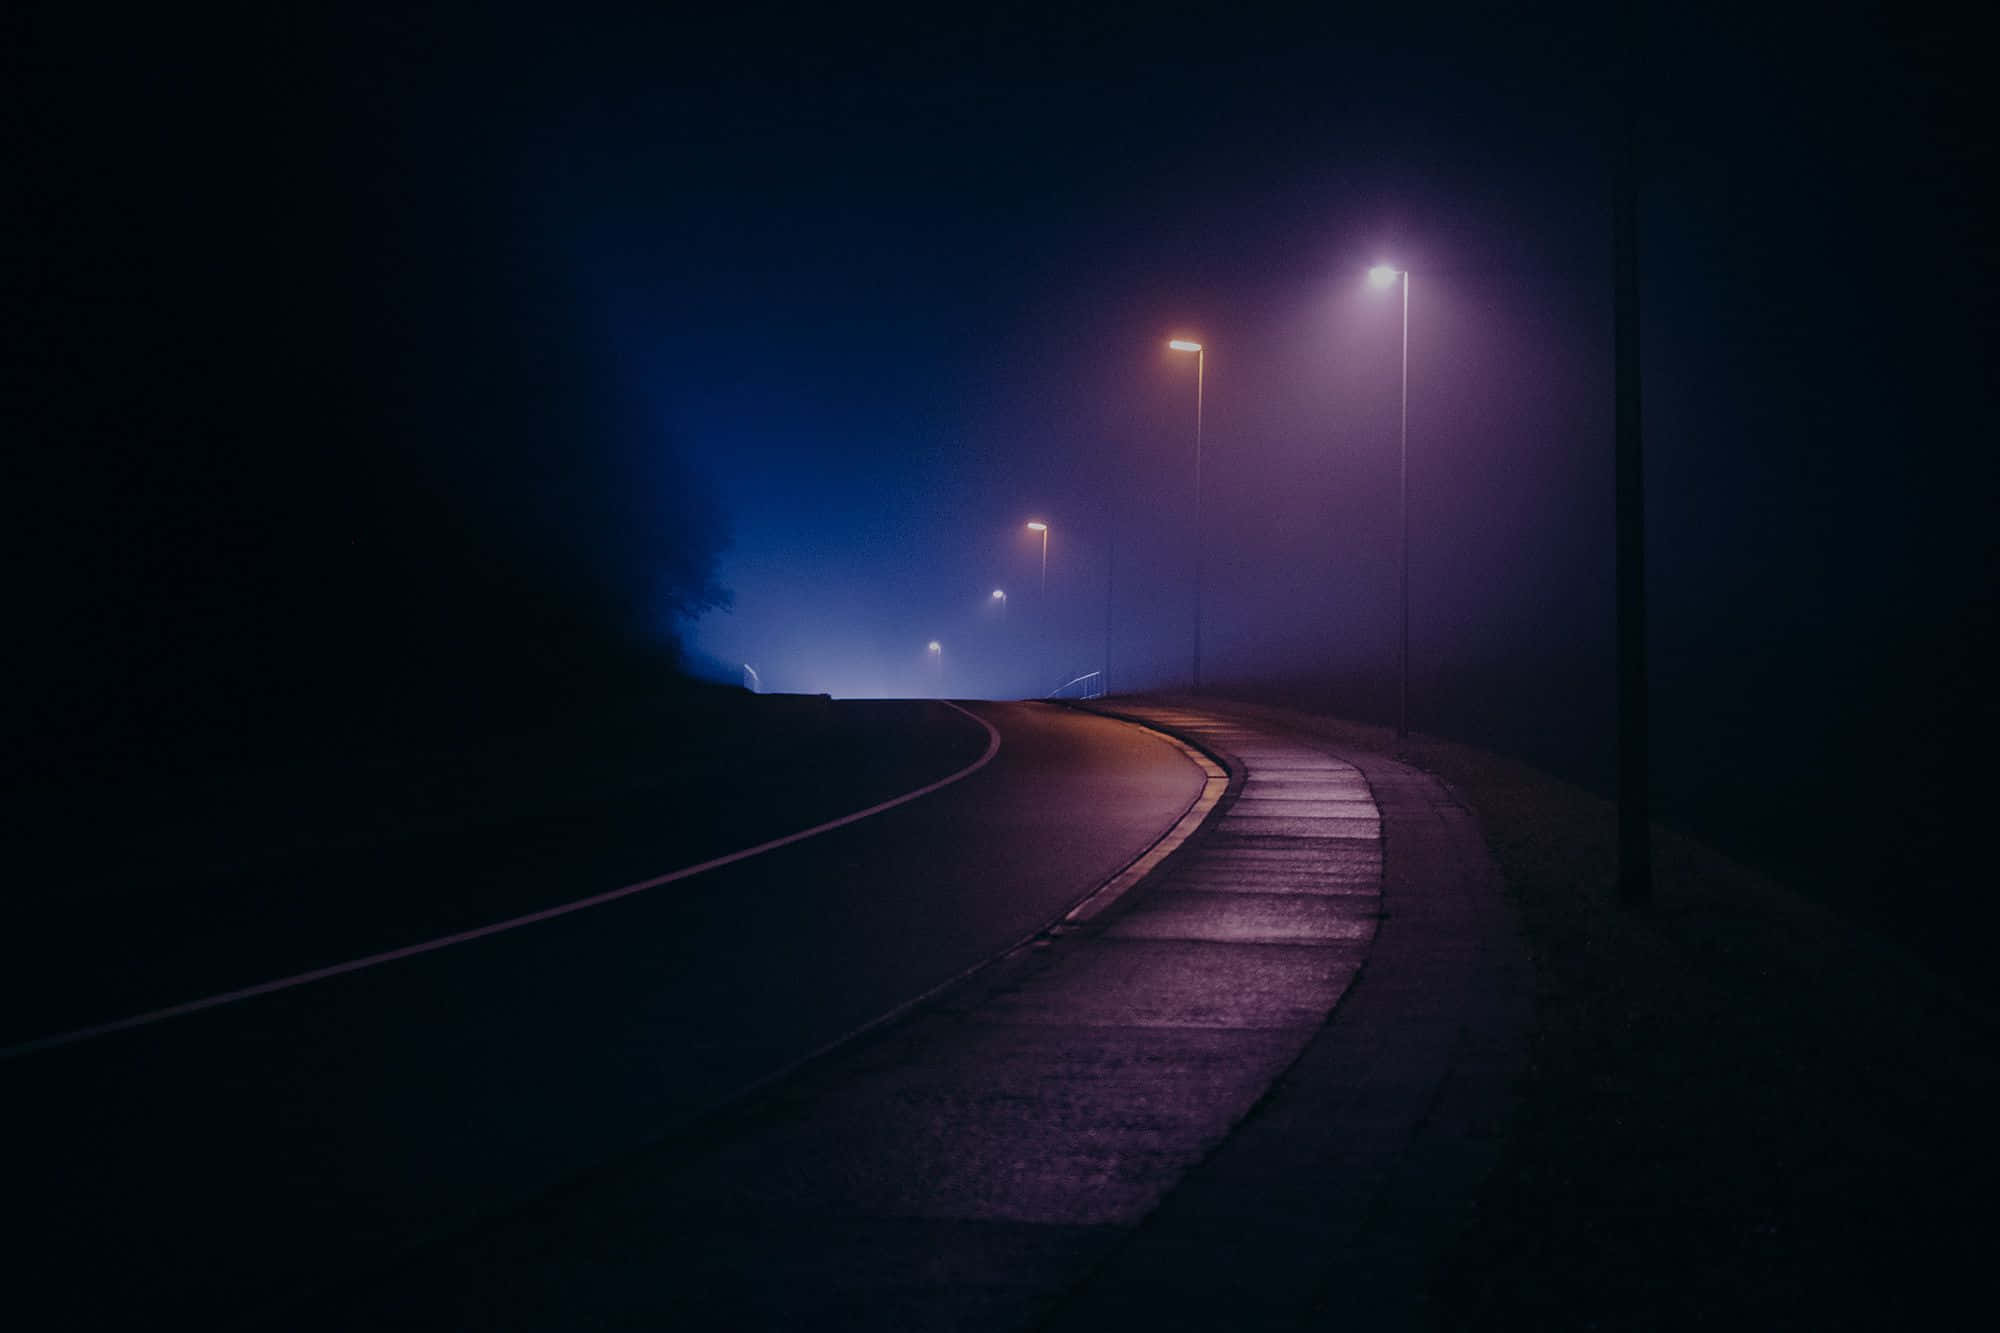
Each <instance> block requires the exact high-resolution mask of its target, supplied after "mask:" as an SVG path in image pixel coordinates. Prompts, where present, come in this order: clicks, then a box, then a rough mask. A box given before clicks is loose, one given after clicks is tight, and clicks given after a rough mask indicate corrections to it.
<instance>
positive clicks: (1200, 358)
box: [1167, 338, 1208, 694]
mask: <svg viewBox="0 0 2000 1333" xmlns="http://www.w3.org/2000/svg"><path fill="white" fill-rule="evenodd" d="M1167 346H1168V347H1170V348H1172V349H1173V350H1174V351H1176V352H1193V353H1194V692H1195V693H1196V694H1200V693H1201V398H1202V390H1203V380H1204V379H1205V378H1206V373H1207V366H1206V361H1207V357H1208V353H1207V352H1206V351H1204V350H1203V348H1202V345H1201V344H1200V343H1197V342H1189V341H1188V340H1187V339H1185V338H1175V339H1173V340H1172V341H1171V342H1169V343H1168V344H1167Z"/></svg>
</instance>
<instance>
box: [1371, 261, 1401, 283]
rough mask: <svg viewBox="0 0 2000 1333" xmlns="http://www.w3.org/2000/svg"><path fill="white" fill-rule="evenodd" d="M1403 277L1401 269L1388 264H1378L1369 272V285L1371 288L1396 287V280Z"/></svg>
mask: <svg viewBox="0 0 2000 1333" xmlns="http://www.w3.org/2000/svg"><path fill="white" fill-rule="evenodd" d="M1402 276H1403V271H1402V270H1401V269H1399V268H1393V267H1391V266H1390V265H1388V264H1377V265H1376V266H1375V267H1374V268H1371V269H1369V270H1368V283H1369V285H1370V286H1371V287H1394V286H1395V285H1396V279H1398V278H1400V277H1402Z"/></svg>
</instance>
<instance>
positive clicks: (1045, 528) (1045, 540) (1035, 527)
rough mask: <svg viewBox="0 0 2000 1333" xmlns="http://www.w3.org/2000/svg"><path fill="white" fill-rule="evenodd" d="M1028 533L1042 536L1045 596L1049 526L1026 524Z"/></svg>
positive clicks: (1047, 582)
mask: <svg viewBox="0 0 2000 1333" xmlns="http://www.w3.org/2000/svg"><path fill="white" fill-rule="evenodd" d="M1028 531H1030V532H1039V533H1041V534H1042V594H1043V595H1044V596H1047V595H1048V591H1049V525H1048V524H1046V523H1037V522H1033V521H1031V522H1029V524H1028Z"/></svg>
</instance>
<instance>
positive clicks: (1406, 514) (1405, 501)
mask: <svg viewBox="0 0 2000 1333" xmlns="http://www.w3.org/2000/svg"><path fill="white" fill-rule="evenodd" d="M1399 280H1400V281H1401V283H1402V285H1403V420H1402V428H1401V432H1400V436H1399V441H1400V442H1399V443H1398V445H1397V455H1398V463H1397V471H1398V477H1399V480H1398V482H1397V487H1398V490H1399V491H1400V493H1401V506H1402V513H1403V518H1402V524H1403V536H1402V543H1403V562H1402V564H1403V572H1402V600H1403V635H1402V638H1403V649H1402V671H1401V678H1400V682H1399V684H1398V685H1397V694H1396V738H1397V739H1398V740H1404V739H1407V738H1408V737H1409V734H1410V271H1409V270H1408V269H1401V268H1396V267H1393V266H1392V265H1389V264H1377V265H1376V266H1375V267H1374V268H1371V269H1369V270H1368V282H1369V285H1370V286H1372V287H1375V288H1377V289H1380V290H1386V289H1388V288H1390V287H1393V286H1395V285H1396V283H1397V282H1398V281H1399Z"/></svg>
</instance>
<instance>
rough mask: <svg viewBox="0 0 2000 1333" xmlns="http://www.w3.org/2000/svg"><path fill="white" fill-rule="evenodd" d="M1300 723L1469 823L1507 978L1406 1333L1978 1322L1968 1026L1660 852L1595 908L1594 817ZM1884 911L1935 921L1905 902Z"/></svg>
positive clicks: (1374, 734)
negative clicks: (1496, 1029) (1643, 900)
mask: <svg viewBox="0 0 2000 1333" xmlns="http://www.w3.org/2000/svg"><path fill="white" fill-rule="evenodd" d="M1289 716H1292V717H1294V718H1297V717H1298V715H1296V714H1292V715H1289ZM1310 725H1311V726H1312V727H1313V728H1314V729H1315V730H1317V731H1319V732H1321V733H1322V734H1324V735H1327V736H1328V737H1329V738H1330V739H1333V740H1335V741H1336V742H1338V743H1343V744H1347V745H1352V746H1355V747H1358V748H1364V749H1368V750H1373V751H1377V752H1380V753H1390V754H1396V755H1398V757H1400V758H1402V759H1404V760H1405V761H1406V762H1409V763H1412V764H1414V765H1416V766H1418V767H1420V768H1423V769H1425V770H1426V771H1428V772H1432V773H1435V774H1437V775H1438V776H1439V777H1441V778H1443V779H1444V780H1445V781H1446V782H1448V783H1450V784H1451V786H1452V787H1453V788H1454V789H1455V790H1456V791H1457V792H1458V793H1459V795H1460V796H1461V798H1462V799H1463V800H1464V801H1465V802H1466V803H1467V804H1468V805H1469V806H1471V807H1472V808H1473V809H1474V810H1475V811H1477V813H1478V814H1479V816H1480V819H1481V822H1482V824H1483V826H1484V829H1485V833H1486V838H1487V842H1488V845H1489V846H1490V848H1491V849H1492V852H1493V855H1494V858H1495V860H1496V861H1497V862H1498V863H1499V866H1500V868H1501V871H1502V873H1503V874H1504V876H1505V878H1506V882H1507V887H1508V892H1509V893H1510V895H1511V896H1512V898H1513V900H1514V902H1515V904H1516V905H1517V907H1518V909H1519V912H1520V918H1521V921H1522V924H1523V928H1524V930H1525V932H1526V935H1527V938H1528V942H1529V946H1530V949H1531V951H1532V953H1533V956H1534V959H1535V964H1536V972H1537V980H1536V996H1535V1001H1536V1032H1535V1037H1534V1042H1533V1054H1532V1062H1531V1066H1530V1068H1529V1069H1528V1071H1527V1073H1526V1074H1525V1076H1524V1079H1523V1082H1522V1086H1521V1093H1522V1102H1521V1107H1520V1110H1519V1113H1518V1115H1517V1118H1516V1120H1515V1123H1514V1125H1513V1126H1512V1130H1511V1133H1510V1136H1509V1139H1508V1143H1507V1146H1506V1149H1505V1152H1504V1156H1503V1159H1502V1162H1501V1164H1500V1166H1499V1167H1498V1168H1497V1169H1496V1170H1495V1172H1494V1174H1493V1175H1492V1176H1491V1177H1490V1178H1489V1180H1488V1181H1487V1182H1486V1185H1485V1187H1484V1189H1483V1190H1482V1192H1481V1193H1480V1195H1479V1196H1478V1198H1477V1199H1476V1201H1475V1204H1474V1207H1473V1210H1472V1213H1471V1215H1470V1217H1469V1219H1468V1222H1467V1225H1466V1227H1465V1230H1464V1232H1463V1234H1462V1235H1461V1236H1460V1237H1459V1240H1458V1242H1457V1245H1456V1247H1455V1249H1454V1250H1453V1251H1452V1252H1451V1253H1450V1255H1449V1256H1448V1258H1447V1259H1446V1261H1445V1263H1444V1264H1443V1266H1442V1268H1441V1270H1440V1272H1439V1273H1438V1274H1437V1277H1436V1281H1435V1283H1434V1284H1433V1288H1432V1299H1431V1309H1430V1311H1429V1313H1430V1317H1431V1322H1432V1324H1433V1326H1435V1327H1438V1328H1450V1329H1468V1328H1471V1329H1518V1328H1534V1329H1570V1328H1578V1329H1682V1328H1753V1327H1755V1328H1861V1327H1870V1328H1872V1327H1882V1326H1889V1325H1891V1324H1901V1325H1910V1324H1914V1323H1920V1322H1921V1323H1929V1322H1933V1321H1935V1322H1939V1323H1942V1322H1943V1319H1944V1317H1945V1316H1946V1315H1947V1314H1952V1313H1954V1312H1955V1311H1958V1310H1965V1311H1971V1310H1977V1309H1978V1308H1981V1306H1982V1305H1983V1304H1984V1301H1983V1298H1982V1293H1981V1291H1980V1289H1979V1286H1978V1284H1979V1280H1980V1278H1981V1277H1982V1276H1983V1273H1982V1269H1983V1264H1984V1262H1985V1261H1986V1259H1987V1254H1988V1252H1989V1250H1990V1248H1991V1244H1992V1241H1993V1239H1994V1237H1995V1235H1996V1227H1995V1224H1994V1220H1993V1206H1994V1198H1995V1188H1996V1186H2000V1171H1996V1160H2000V1154H1996V1152H1995V1150H1994V1146H1993V1135H1994V1132H1995V1129H1996V1126H2000V1121H1996V1119H1995V1116H1994V1111H1995V1105H1996V1097H1995V1093H1996V1088H2000V1059H1996V1051H2000V1046H1996V1041H1995V1037H1996V1035H2000V1025H1997V1024H1996V1022H1995V1019H1994V1016H1993V1015H1992V1014H1991V1013H1990V1012H1989V1011H1987V1010H1985V1009H1984V1008H1982V1007H1981V1005H1980V1004H1979V1003H1977V1002H1976V1001H1975V1000H1974V999H1972V998H1971V997H1970V996H1968V995H1967V994H1966V993H1965V992H1963V990H1962V989H1961V988H1959V987H1958V986H1956V985H1955V984H1954V983H1952V982H1950V981H1948V980H1946V979H1944V978H1942V977H1940V976H1939V975H1937V974H1936V973H1934V972H1932V971H1930V970H1928V969H1926V968H1925V967H1924V966H1922V965H1921V964H1920V963H1918V962H1917V961H1916V960H1915V959H1913V958H1912V957H1911V956H1910V955H1909V954H1907V953H1905V952H1904V951H1902V950H1901V949H1900V948H1898V947H1896V946H1895V945H1893V944H1891V943H1888V942H1885V941H1884V940H1882V939H1880V938H1878V937H1876V936H1874V935H1871V934H1869V933H1867V932H1865V931H1863V930H1861V929H1859V928H1857V927H1855V926H1853V925H1852V924H1850V923H1848V922H1846V921H1844V920H1842V919H1841V918H1840V917H1839V916H1837V915H1835V914H1834V913H1832V912H1830V911H1828V910H1826V909H1824V908H1822V907H1820V906H1818V905H1816V904H1815V903H1813V902H1811V901H1810V900H1809V899H1808V898H1807V897H1806V896H1804V895H1802V894H1800V893H1796V892H1793V891H1792V890H1790V889H1788V888H1786V887H1785V886H1782V885H1780V884H1777V883H1774V882H1772V881H1771V880H1769V879H1767V878H1765V877H1762V876H1760V875H1758V874H1756V873H1754V872H1752V871H1750V870H1747V869H1745V868H1744V867H1742V866H1740V865H1737V864H1735V863H1733V862H1731V861H1730V860H1728V859H1726V858H1725V857H1723V856H1721V855H1719V854H1717V853H1716V852H1714V851H1712V850H1710V849H1709V848H1707V847H1705V846H1703V845H1701V844H1700V843H1698V842H1696V841H1694V840H1692V839H1689V838H1686V837H1683V836H1681V835H1679V834H1677V833H1675V832H1674V831H1672V830H1670V829H1665V828H1657V827H1656V830H1655V864H1654V874H1655V882H1656V891H1655V892H1656V900H1655V902H1654V903H1653V905H1652V906H1650V907H1648V908H1646V909H1643V910H1630V909H1625V908H1621V907H1620V906H1619V905H1618V904H1617V903H1616V901H1615V897H1614V892H1613V891H1614V886H1615V882H1616V880H1615V876H1616V855H1617V842H1616V821H1615V814H1616V811H1615V807H1614V806H1613V804H1612V803H1611V802H1609V801H1607V800H1604V799H1603V798H1600V797H1597V796H1593V795H1591V794H1590V793H1588V792H1585V791H1583V790H1580V789H1578V788H1576V787H1573V786H1570V785H1569V784H1566V783H1563V782H1561V781H1558V780H1557V779H1554V778H1551V777H1549V776H1548V775H1546V774H1544V773H1541V772H1539V771H1537V770H1535V769H1532V768H1530V767H1528V766H1527V765H1524V764H1521V763H1517V762H1515V761H1513V760H1510V759H1507V758H1505V757H1502V756H1498V755H1494V754H1490V753H1487V752H1485V751H1481V750H1477V749H1474V748H1471V747H1469V746H1463V745H1456V744H1452V743H1450V742H1446V741H1440V740H1436V739H1433V738H1429V737H1420V736H1413V737H1411V738H1410V740H1409V741H1408V743H1406V744H1404V745H1402V746H1400V747H1399V746H1398V745H1397V743H1396V741H1395V737H1394V735H1393V733H1391V732H1390V731H1389V730H1388V729H1386V728H1380V727H1371V726H1364V725H1359V724H1351V723H1344V722H1339V721H1335V720H1332V719H1324V718H1315V719H1312V720H1311V723H1310ZM1825 836H1826V837H1829V838H1839V837H1841V836H1842V834H1841V830H1840V829H1839V828H1838V827H1829V828H1828V829H1826V831H1825ZM1907 910H1910V911H1927V910H1938V909H1937V908H1936V907H1934V905H1933V904H1931V903H1929V902H1926V901H1925V899H1924V886H1923V885H1919V884H1912V885H1911V886H1910V899H1909V903H1908V907H1907ZM1957 1317H1962V1316H1956V1317H1954V1320H1953V1322H1956V1319H1957Z"/></svg>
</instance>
